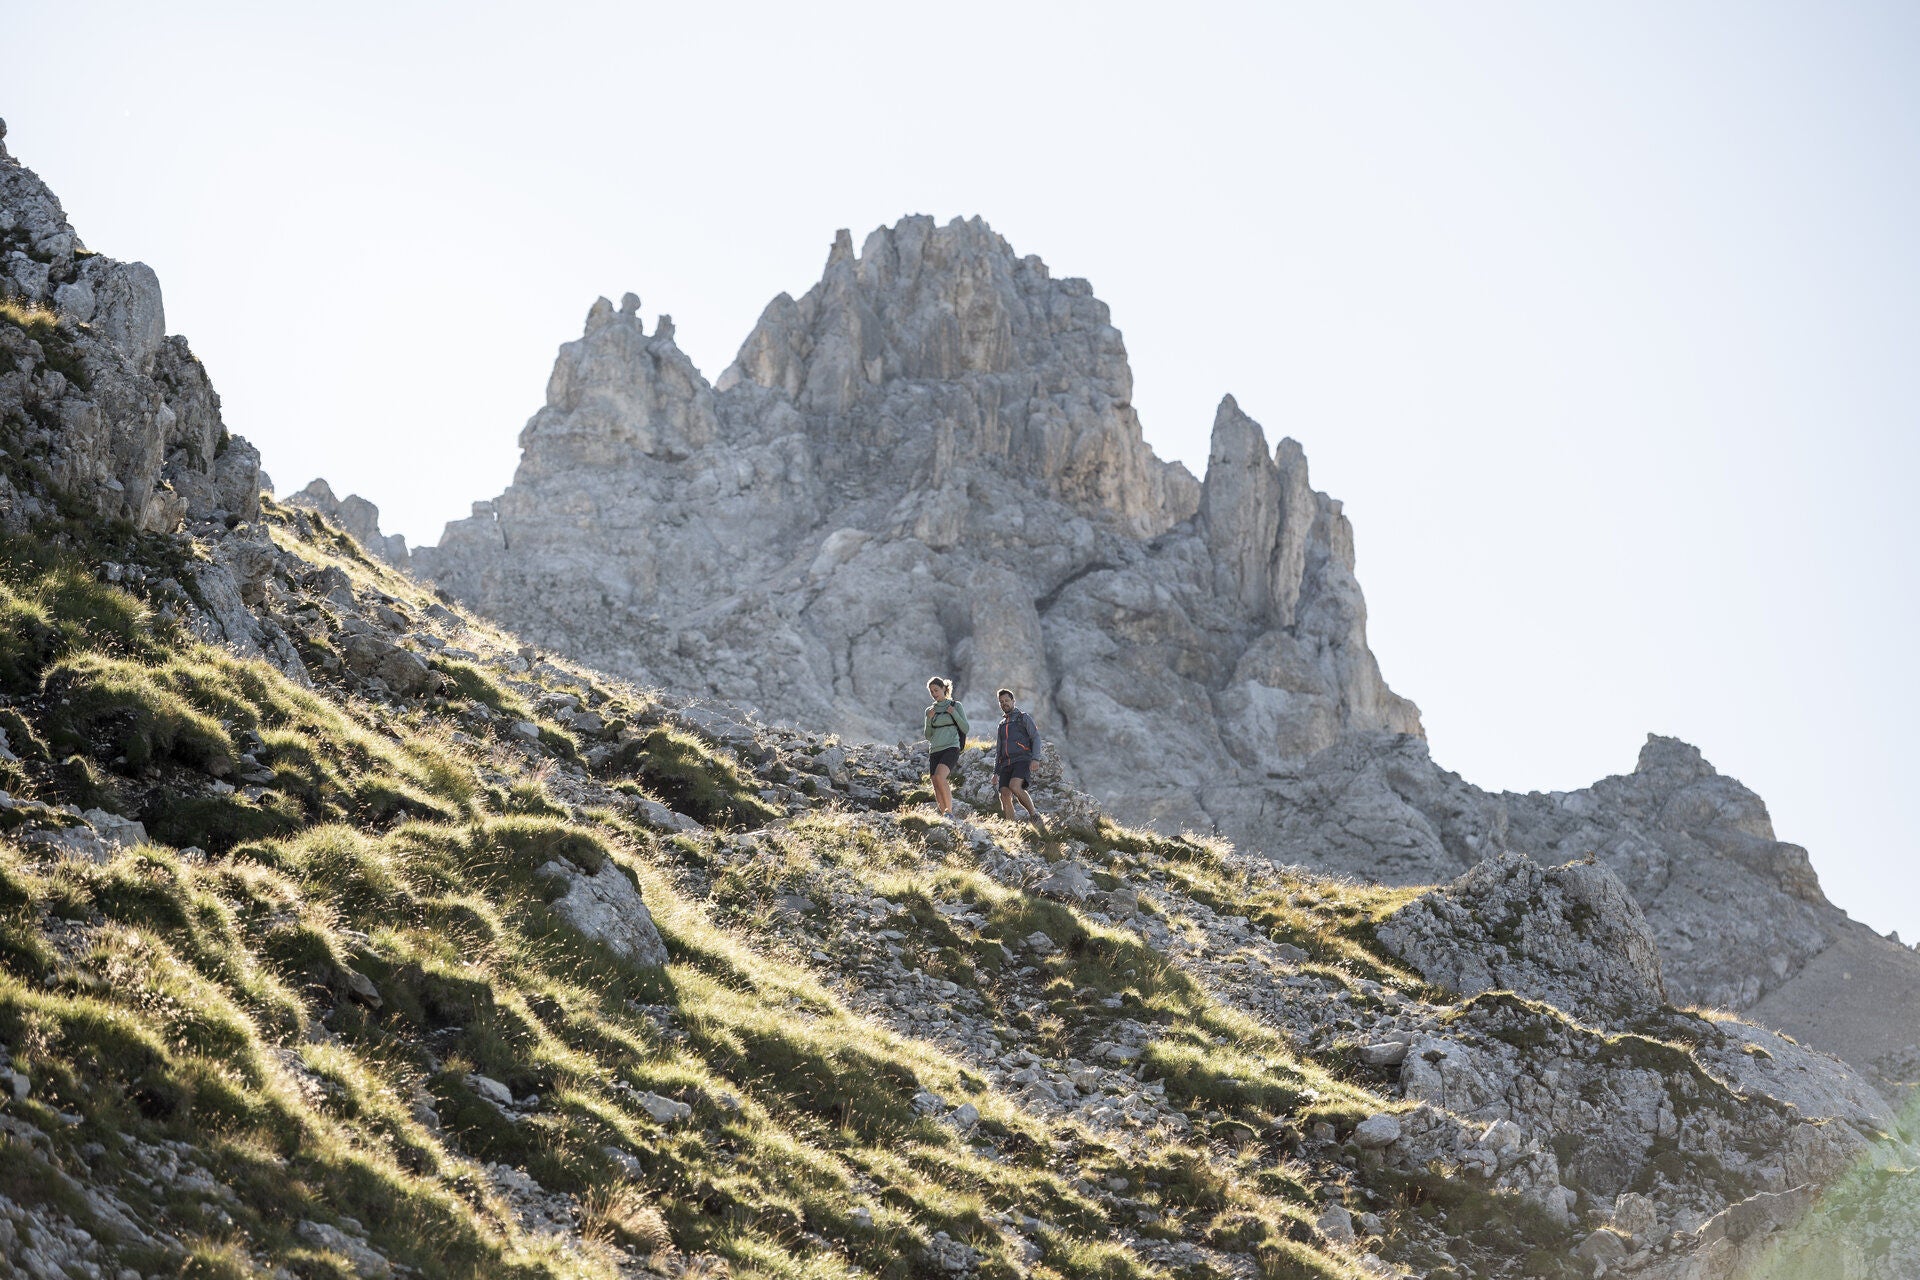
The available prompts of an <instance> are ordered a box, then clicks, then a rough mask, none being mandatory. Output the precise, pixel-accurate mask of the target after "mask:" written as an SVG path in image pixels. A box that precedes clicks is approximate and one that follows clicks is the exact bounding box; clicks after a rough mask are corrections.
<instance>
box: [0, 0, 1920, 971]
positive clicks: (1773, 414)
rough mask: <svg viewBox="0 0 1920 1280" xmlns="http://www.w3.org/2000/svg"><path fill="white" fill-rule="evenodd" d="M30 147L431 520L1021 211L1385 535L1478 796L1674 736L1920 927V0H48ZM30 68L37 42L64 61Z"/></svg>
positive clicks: (105, 227) (1365, 578)
mask: <svg viewBox="0 0 1920 1280" xmlns="http://www.w3.org/2000/svg"><path fill="white" fill-rule="evenodd" d="M0 30H4V31H5V32H6V47H7V49H8V52H9V55H10V56H8V57H7V58H5V59H4V66H3V67H0V116H4V118H5V119H6V120H7V123H8V125H9V129H10V132H9V136H8V138H7V146H8V147H9V148H10V149H11V150H12V151H13V152H14V154H15V155H17V156H18V157H20V158H21V159H22V160H23V161H25V162H26V163H27V164H28V165H30V166H31V167H33V168H34V169H36V170H38V171H39V172H40V174H41V175H42V176H43V177H44V178H46V180H47V181H48V182H49V183H50V184H51V185H52V186H53V188H54V190H55V191H57V192H58V193H59V194H60V195H61V197H62V198H63V200H64V201H65V203H66V206H67V210H68V213H69V215H70V216H71V218H72V220H73V222H74V223H75V225H76V227H77V229H78V230H79V231H80V234H81V236H82V237H83V238H84V239H85V241H86V242H87V244H88V245H89V246H90V247H92V248H94V249H97V250H100V251H102V252H106V253H110V254H112V255H114V256H115V257H120V258H127V259H140V260H143V261H145V262H148V263H150V264H152V266H153V267H154V268H155V269H156V270H157V271H158V272H159V274H160V279H161V282H162V284H163V285H164V287H165V289H166V298H167V319H168V327H169V329H170V330H171V331H173V332H179V333H184V334H186V335H187V336H188V337H189V338H190V339H191V340H192V342H193V345H194V348H195V350H196V351H197V352H198V353H199V354H200V356H201V358H202V359H204V360H205V361H206V363H207V365H208V367H209V369H210V370H211V372H212V374H213V378H214V382H215V385H216V386H217V387H218V388H219V390H220V393H221V395H222V397H223V400H224V402H225V407H226V416H227V421H228V423H229V425H230V426H231V427H232V428H233V429H234V430H235V431H238V432H240V433H241V434H243V435H245V436H247V437H248V438H250V439H251V440H253V441H254V442H255V443H256V444H258V445H259V446H260V447H261V449H262V451H263V452H264V453H265V455H266V463H267V468H268V470H269V471H270V472H271V473H272V474H273V477H274V479H275V480H276V481H277V482H278V483H279V485H280V487H281V489H282V491H286V490H290V489H292V488H295V487H298V486H299V485H301V484H304V483H305V482H306V481H307V480H308V479H310V478H311V477H312V476H314V475H316V474H319V475H325V476H326V477H327V478H328V479H329V480H331V481H332V482H333V484H334V486H335V487H336V489H338V490H339V491H340V492H342V493H345V492H347V491H349V490H353V491H357V492H359V493H362V494H364V495H366V496H367V497H369V498H371V499H372V500H373V501H375V502H377V503H378V504H379V505H380V507H381V508H382V510H383V512H384V513H385V517H386V518H385V524H386V526H387V528H388V529H389V530H398V531H400V532H404V533H405V534H406V535H407V537H408V538H409V540H410V541H413V542H416V543H418V542H422V541H426V542H432V541H436V540H437V538H438V534H439V529H440V525H441V524H442V522H444V521H445V520H447V519H449V518H452V517H457V516H460V515H464V514H465V513H466V510H467V506H468V504H469V503H470V502H471V501H472V500H474V499H476V498H485V497H491V496H492V495H494V494H496V493H498V492H499V491H500V490H501V489H502V488H503V487H504V486H505V485H506V483H507V481H508V479H509V478H510V477H511V475H512V471H513V466H514V463H515V460H516V457H517V450H516V448H515V444H514V441H515V437H516V435H517V433H518V431H519V429H520V427H521V425H522V424H523V423H524V422H525V420H526V418H527V417H528V416H529V415H530V414H531V413H532V412H533V411H534V410H535V409H536V408H538V407H539V405H540V403H541V399H542V395H543V392H544V388H545V385H546V378H547V373H548V371H549V368H550V367H551V363H552V359H553V354H554V349H555V347H556V346H558V344H559V343H561V342H564V341H566V340H568V339H570V338H573V337H575V336H577V335H578V333H579V328H580V324H581V321H582V319H583V318H584V317H585V315H586V312H587V308H588V306H589V305H590V304H591V303H592V301H593V299H594V297H595V296H596V295H599V294H606V295H609V296H611V297H615V298H617V297H618V296H619V294H620V293H621V292H622V291H624V290H627V289H632V290H634V291H635V292H637V293H639V294H640V295H641V297H642V299H643V300H644V304H645V308H646V310H647V311H648V312H649V313H655V312H662V311H664V312H670V313H671V314H672V315H673V316H674V318H675V321H676V323H677V325H678V330H679V340H680V343H681V345H682V346H683V347H684V348H685V349H686V350H687V351H688V352H689V353H691V354H692V356H693V357H694V359H695V360H696V362H698V363H699V365H700V366H701V368H702V369H703V370H705V372H706V373H707V375H708V376H709V377H710V378H711V377H717V376H718V374H719V372H720V370H721V369H722V368H724V367H725V366H726V364H727V363H728V361H729V360H730V359H731V358H732V356H733V353H734V350H735V349H736V347H737V346H738V344H739V343H740V341H741V340H742V339H743V338H744V337H745V336H746V333H747V330H748V328H749V326H750V325H751V324H752V322H753V320H754V318H755V317H756V316H757V315H758V313H759V311H760V309H761V308H762V307H763V306H764V305H765V304H766V302H767V300H768V299H769V298H771V297H772V296H773V295H774V294H775V293H777V292H779V291H781V290H787V291H789V292H792V293H795V294H798V293H800V292H802V291H803V290H805V289H806V288H807V287H808V286H809V285H811V284H812V283H813V281H814V280H816V279H817V278H818V276H819V273H820V269H821V267H822V265H823V264H824V262H825V260H826V253H827V248H828V246H829V244H830V243H831V242H832V238H833V232H834V230H835V229H836V228H838V227H849V228H851V229H852V230H853V232H854V235H855V239H856V242H857V241H858V240H859V238H860V237H862V236H864V234H865V233H866V232H867V231H868V230H870V229H871V228H872V227H874V226H877V225H879V224H882V223H891V222H893V221H895V220H896V219H898V218H899V217H901V216H902V215H905V214H908V213H930V214H933V215H934V216H936V217H938V218H940V219H942V220H945V219H947V218H950V217H953V216H955V215H972V214H976V213H977V214H980V215H982V216H983V217H985V218H986V219H987V220H988V221H989V222H991V223H992V224H993V226H994V227H995V228H996V229H997V230H999V231H1000V232H1001V233H1002V234H1003V235H1005V236H1007V237H1008V238H1009V239H1010V240H1011V241H1012V242H1013V244H1014V245H1015V247H1016V248H1017V249H1018V250H1019V251H1021V252H1022V253H1037V254H1039V255H1040V256H1041V257H1043V258H1045V259H1046V261H1047V262H1048V264H1049V265H1050V266H1051V267H1052V268H1053V271H1054V273H1055V274H1056V275H1078V276H1084V277H1086V278H1088V279H1089V280H1091V281H1092V282H1093V286H1094V289H1095V291H1096V292H1097V293H1098V295H1099V296H1100V297H1101V298H1102V299H1104V300H1105V301H1106V302H1107V303H1108V304H1109V305H1110V306H1111V307H1112V310H1113V317H1114V322H1115V323H1116V324H1117V325H1118V326H1119V327H1120V328H1121V329H1122V331H1123V332H1124V333H1125V335H1126V341H1127V347H1128V351H1129V353H1130V355H1131V358H1132V363H1133V369H1134V378H1135V386H1136V394H1135V403H1136V405H1137V406H1138V407H1139V409H1140V413H1141V417H1142V419H1143V420H1144V422H1145V424H1146V431H1147V436H1148V439H1149V440H1150V441H1151V442H1152V443H1153V445H1154V446H1155V448H1156V449H1158V450H1159V452H1160V453H1161V455H1162V456H1164V457H1173V458H1179V459H1182V460H1184V461H1185V462H1187V463H1188V465H1189V466H1190V467H1192V468H1193V470H1194V471H1195V473H1196V474H1197V473H1199V472H1200V471H1201V470H1202V469H1203V468H1204V465H1205V460H1206V452H1207V436H1208V431H1209V428H1210V426H1211V423H1212V416H1213V409H1214V405H1215V404H1216V403H1217V402H1218V400H1219V398H1220V396H1221V395H1222V394H1223V393H1225V392H1229V391H1230V392H1232V393H1234V395H1236V396H1237V397H1238V399H1239V401H1240V404H1241V405H1242V407H1243V408H1245V409H1246V410H1247V412H1249V413H1250V414H1252V415H1253V416H1254V417H1255V418H1257V419H1259V420H1260V421H1261V422H1262V423H1264V424H1265V426H1266V428H1267V431H1268V435H1269V437H1270V438H1271V439H1277V438H1278V437H1279V436H1280V435H1283V434H1285V435H1292V436H1294V437H1295V438H1297V439H1298V440H1300V441H1301V443H1302V444H1303V445H1304V446H1305V447H1306V451H1307V455H1308V457H1309V458H1310V459H1311V461H1312V466H1313V478H1314V482H1315V484H1316V486H1317V487H1319V488H1322V489H1325V490H1327V491H1328V492H1330V493H1332V494H1333V495H1334V496H1336V497H1339V498H1341V499H1343V500H1345V502H1346V504H1347V511H1348V513H1349V514H1350V515H1351V516H1352V518H1353V521H1354V526H1355V530H1356V536H1357V541H1358V546H1359V556H1360V566H1359V567H1360V579H1361V582H1362V584H1363V586H1364V587H1365V589H1366V593H1367V601H1368V605H1369V607H1370V612H1371V636H1372V641H1373V647H1374V649H1375V651H1376V652H1377V653H1378V654H1379V657H1380V662H1381V666H1382V668H1383V670H1384V671H1385V673H1386V676H1387V679H1388V680H1389V682H1390V683H1391V684H1392V685H1393V686H1394V688H1395V689H1397V690H1398V691H1400V692H1401V693H1403V694H1406V695H1407V696H1409V697H1412V698H1413V699H1415V700H1416V701H1417V702H1419V704H1420V706H1421V708H1422V710H1423V711H1424V713H1425V720H1426V726H1427V731H1428V735H1429V737H1430V739H1431V740H1432V744H1433V753H1434V756H1435V758H1436V759H1437V760H1439V761H1440V762H1441V763H1442V764H1444V765H1446V766H1447V767H1449V768H1452V769H1455V770H1457V771H1459V772H1460V773H1462V774H1463V775H1465V776H1466V777H1467V778H1468V779H1470V780H1472V781H1473V782H1476V783H1478V784H1480V785H1482V786H1485V787H1494V788H1512V789H1520V790H1526V789H1534V788H1539V789H1555V788H1570V787H1577V786H1582V785H1585V784H1587V783H1589V782H1591V781H1593V780H1594V779H1596V778H1598V777H1601V776H1603V775H1605V774H1609V773H1616V772H1624V771H1626V770H1628V769H1630V768H1631V767H1632V765H1633V761H1634V758H1635V755H1636V753H1637V752H1638V749H1639V746H1640V743H1641V741H1642V740H1643V738H1644V735H1645V734H1646V733H1647V732H1648V731H1649V730H1657V731H1659V732H1662V733H1670V734H1674V735H1676V736H1679V737H1683V738H1686V739H1688V740H1689V741H1692V742H1694V743H1696V744H1698V745H1699V746H1700V747H1701V748H1702V749H1703V750H1704V751H1705V752H1706V754H1707V757H1708V758H1709V759H1710V760H1712V761H1713V762H1714V763H1715V764H1716V765H1717V766H1718V767H1719V768H1720V769H1721V770H1722V771H1723V772H1726V773H1730V774H1732V775H1734V776H1736V777H1739V778H1740V779H1742V780H1743V781H1744V782H1746V783H1747V784H1748V785H1750V786H1752V787H1753V788H1754V789H1755V790H1757V791H1758V792H1759V793H1760V794H1761V795H1762V796H1764V797H1765V799H1766V800H1767V802H1768V804H1769V806H1770V807H1771V810H1772V813H1773V817H1774V823H1775V826H1776V828H1777V830H1778V832H1779V834H1780V836H1781V837H1782V838H1783V839H1787V840H1792V841H1795V842H1797V843H1801V844H1804V845H1806V846H1808V848H1809V849H1810V850H1811V851H1812V854H1813V860H1814V865H1815V867H1816V868H1817V869H1818V871H1819V873H1820V877H1821V880H1822V882H1823V884H1824V885H1825V887H1826V889H1827V892H1828V894H1829V895H1830V896H1831V897H1832V898H1833V899H1834V900H1835V901H1836V902H1837V903H1839V904H1840V905H1841V906H1843V907H1845V908H1846V909H1847V910H1848V911H1850V912H1851V913H1852V914H1854V915H1855V916H1856V917H1858V918H1861V919H1864V920H1866V921H1867V922H1869V923H1870V924H1872V925H1874V926H1875V927H1876V928H1878V929H1881V930H1883V931H1884V930H1886V929H1889V928H1896V927H1897V928H1899V929H1900V930H1901V931H1902V933H1903V935H1904V936H1905V937H1906V938H1907V939H1908V940H1909V941H1912V940H1914V939H1915V938H1916V937H1920V837H1916V834H1915V831H1916V815H1915V814H1914V813H1913V812H1912V807H1911V805H1910V802H1909V797H1911V796H1912V795H1913V794H1914V792H1913V791H1912V790H1910V788H1912V787H1913V786H1914V777H1915V774H1916V773H1917V772H1920V751H1917V750H1916V746H1915V742H1916V736H1915V733H1914V730H1913V729H1912V727H1911V726H1912V725H1913V723H1914V721H1915V720H1916V718H1917V717H1916V711H1920V693H1916V689H1920V680H1916V676H1915V672H1914V671H1913V657H1914V654H1915V650H1916V646H1915V642H1914V637H1915V632H1916V626H1917V625H1920V608H1917V607H1916V594H1917V593H1916V571H1915V562H1916V552H1920V504H1916V503H1915V502H1914V501H1913V499H1912V497H1911V496H1910V493H1909V490H1910V488H1911V486H1912V484H1913V476H1914V473H1915V470H1916V462H1920V444H1916V430H1915V428H1916V425H1917V424H1916V417H1917V416H1920V410H1917V408H1916V406H1920V359H1916V356H1917V355H1920V323H1917V320H1920V317H1917V314H1916V313H1917V311H1920V235H1916V232H1915V229H1916V228H1920V173H1916V169H1917V168H1920V110H1917V109H1916V108H1917V103H1916V98H1917V97H1920V87H1917V86H1920V74H1916V73H1917V72H1920V6H1916V5H1913V4H1910V3H1887V4H1865V3H1851V4H1850V3H1821V4H1811V3H1807V4H1799V5H1787V4H1779V3H1767V2H1764V0H1760V2H1755V0H1739V2H1738V3H1735V2H1733V0H1727V2H1725V3H1713V4H1703V3H1685V2H1679V3H1676V2H1675V0H1660V2H1658V3H1604V4H1602V3H1593V4H1576V3H1554V4H1539V3H1496V2H1489V0H1476V2H1475V3H1472V4H1465V3H1450V4H1447V3H1431V2H1425V0H1423V2H1421V3H1404V4H1401V3H1395V4H1389V3H1345V2H1341V3H1335V2H1334V0H1327V2H1326V3H1322V4H1317V5H1292V4H1273V3H1261V4H1246V5H1226V4H1218V5H1186V6H1179V7H1175V6H1169V5H1166V4H1154V5H1124V4H1113V3H1104V4H1086V5H1068V4H1055V5H1047V4H1038V3H1021V4H1004V5H1003V4H984V3H973V4H967V5H941V6H930V5H906V4H892V5H868V4H840V5H833V6H827V5H815V6H798V5H786V4H783V5H767V6H757V5H729V4H719V3H701V4H683V5H675V6H654V5H645V4H604V5H588V4H574V5H565V4H542V5H538V6H535V5H528V6H525V7H524V8H516V7H508V6H498V5H494V6H486V5H445V6H426V5H408V4H397V3H386V4H378V5H374V4H342V3H335V4H330V5H325V6H301V7H298V8H295V7H294V6H286V5H270V6H263V5H240V4H235V5H230V6H218V5H207V4H192V3H182V4H170V5H166V6H158V5H151V4H119V5H115V4H99V3H71V2H64V3H61V4H58V5H55V4H49V3H45V2H44V0H33V2H31V3H26V2H22V0H0ZM29 54H30V55H31V56H27V55H29Z"/></svg>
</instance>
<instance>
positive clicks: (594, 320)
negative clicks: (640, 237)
mask: <svg viewBox="0 0 1920 1280" xmlns="http://www.w3.org/2000/svg"><path fill="white" fill-rule="evenodd" d="M719 434H720V420H719V415H718V413H717V412H716V410H715V406H714V396H713V389H712V388H711V387H710V386H708V385H707V380H706V379H705V378H704V377H702V376H701V373H700V371H699V370H698V369H697V368H695V367H694V364H693V361H692V360H690V359H689V358H688V357H687V355H686V353H684V352H683V351H681V350H680V348H679V347H678V346H677V345H675V343H674V340H673V321H672V320H671V319H670V318H668V317H666V316H661V317H660V321H659V324H658V325H657V326H656V328H655V330H654V332H653V333H652V334H648V333H647V331H646V327H645V324H644V322H643V321H642V320H641V318H640V299H639V297H638V296H637V295H635V294H632V293H629V294H627V295H625V296H624V297H623V298H622V299H621V304H620V309H619V310H618V311H615V310H614V307H613V304H612V303H611V302H609V301H608V300H607V299H605V298H599V299H596V300H595V302H594V304H593V306H592V308H591V309H590V310H589V311H588V312H587V320H586V326H585V329H584V331H583V332H582V333H581V335H580V337H579V338H578V339H576V340H575V341H573V342H569V343H566V344H564V345H563V346H562V347H561V348H560V354H559V356H558V358H557V359H555V361H554V364H553V374H552V376H551V377H549V378H548V379H547V403H546V406H545V407H544V408H543V409H541V410H540V412H538V413H536V414H534V416H533V418H532V419H531V420H530V421H529V422H528V423H527V425H526V427H525V429H524V430H522V431H521V433H520V448H521V450H522V451H523V456H522V462H521V467H522V470H523V472H525V473H527V475H526V478H532V477H534V476H538V475H540V474H543V473H546V472H565V471H566V470H568V469H569V468H572V467H608V466H622V465H626V464H627V463H628V462H629V461H630V460H631V459H633V458H635V457H655V458H661V459H664V460H668V461H678V460H681V459H684V458H686V457H687V456H688V455H690V454H691V453H693V452H694V451H695V450H697V449H700V448H704V447H705V446H706V445H708V444H710V443H712V442H713V441H714V439H715V438H716V437H717V436H718V435H719Z"/></svg>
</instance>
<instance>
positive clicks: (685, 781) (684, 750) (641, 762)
mask: <svg viewBox="0 0 1920 1280" xmlns="http://www.w3.org/2000/svg"><path fill="white" fill-rule="evenodd" d="M601 771H602V773H603V774H604V775H605V776H607V777H609V778H631V779H634V780H635V781H637V782H639V783H641V784H642V785H644V786H645V787H646V788H647V789H649V790H651V791H653V792H654V793H656V794H657V795H659V796H660V797H661V798H662V799H663V800H665V801H666V802H667V803H668V804H669V805H671V806H672V807H673V808H675V809H678V810H679V811H680V812H682V813H685V814H687V815H689V816H691V817H693V818H696V819H698V820H699V821H700V822H702V823H705V824H706V825H708V826H726V827H746V828H752V827H758V826H762V825H764V824H766V823H767V822H770V821H772V820H773V819H774V818H776V817H778V816H779V811H778V810H776V809H775V808H774V807H773V806H771V805H769V804H767V803H766V802H765V801H763V800H761V799H760V797H759V794H758V790H759V788H758V785H757V784H756V783H755V782H754V780H753V778H752V776H751V775H750V774H748V773H746V772H745V771H744V770H742V769H741V768H740V766H739V765H738V764H736V763H735V762H734V761H733V760H732V759H731V758H730V757H728V756H726V755H723V754H721V753H720V752H718V751H715V750H713V749H712V748H710V747H708V746H707V745H706V744H705V743H703V742H701V741H700V740H699V739H698V738H696V737H694V736H693V735H692V734H689V733H685V732H683V731H681V730H679V729H674V728H669V727H667V726H664V725H662V726H659V727H656V728H654V729H651V730H649V731H648V732H647V733H646V734H645V735H644V736H642V737H639V738H635V739H633V740H631V741H628V742H626V743H623V744H622V745H621V746H620V747H619V749H618V750H617V751H615V752H614V753H613V755H612V756H610V757H609V758H608V760H607V762H606V763H605V764H604V765H603V766H602V767H601Z"/></svg>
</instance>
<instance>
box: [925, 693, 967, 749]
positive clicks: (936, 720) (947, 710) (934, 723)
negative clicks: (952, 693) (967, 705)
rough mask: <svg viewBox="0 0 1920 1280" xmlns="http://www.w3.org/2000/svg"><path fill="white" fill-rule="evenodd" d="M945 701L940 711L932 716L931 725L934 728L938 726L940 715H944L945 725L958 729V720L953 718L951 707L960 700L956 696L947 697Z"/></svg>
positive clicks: (957, 704) (955, 705)
mask: <svg viewBox="0 0 1920 1280" xmlns="http://www.w3.org/2000/svg"><path fill="white" fill-rule="evenodd" d="M945 701H946V704H947V705H946V706H945V707H944V708H943V709H941V711H940V712H939V713H938V714H937V715H935V716H934V717H933V720H932V727H933V728H935V729H938V728H939V727H940V717H941V716H945V717H946V718H947V726H946V727H947V728H949V729H958V728H959V727H960V722H959V721H958V720H955V719H954V718H953V709H954V708H955V707H957V706H959V705H960V700H959V699H958V698H948V699H946V700H945ZM961 745H963V746H964V745H965V744H964V743H963V744H961Z"/></svg>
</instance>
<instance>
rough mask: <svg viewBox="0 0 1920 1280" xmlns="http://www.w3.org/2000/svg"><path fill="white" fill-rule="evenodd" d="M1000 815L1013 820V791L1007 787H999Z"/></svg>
mask: <svg viewBox="0 0 1920 1280" xmlns="http://www.w3.org/2000/svg"><path fill="white" fill-rule="evenodd" d="M1000 816H1001V817H1003V818H1005V819H1006V820H1007V821H1009V822H1011V821H1013V791H1012V789H1011V788H1008V787H1001V788H1000Z"/></svg>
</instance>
